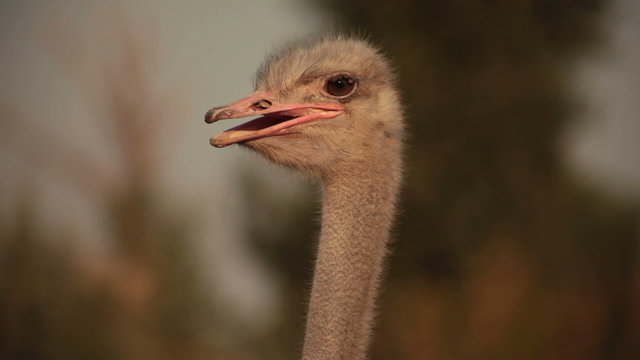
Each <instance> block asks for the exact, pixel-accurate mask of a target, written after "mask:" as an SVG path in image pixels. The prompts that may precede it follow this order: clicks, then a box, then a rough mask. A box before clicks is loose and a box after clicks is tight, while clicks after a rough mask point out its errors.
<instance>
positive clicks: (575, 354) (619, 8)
mask: <svg viewBox="0 0 640 360" xmlns="http://www.w3.org/2000/svg"><path fill="white" fill-rule="evenodd" d="M327 29H344V30H348V31H356V32H361V33H366V34H368V35H369V36H370V37H371V38H372V39H373V40H374V41H375V42H376V43H377V44H379V45H380V46H381V47H382V48H383V49H384V51H385V53H387V54H388V55H389V57H391V58H392V59H393V61H394V63H395V65H396V67H397V69H398V72H399V75H400V80H401V81H400V84H401V87H402V92H403V95H404V99H405V102H406V107H407V114H408V121H409V133H410V136H409V138H408V144H407V157H406V158H407V173H406V181H405V187H404V191H403V195H402V205H401V211H400V214H399V218H398V222H397V225H396V229H395V231H394V243H393V245H392V248H393V256H392V258H391V259H390V261H389V264H388V278H387V280H386V282H385V286H384V288H383V289H384V291H383V294H382V297H381V299H380V315H379V319H378V325H377V327H376V335H375V340H374V345H373V348H372V351H371V358H372V359H492V360H495V359H581V360H583V359H638V358H640V341H639V339H640V247H639V245H640V243H639V241H640V237H639V232H640V212H639V210H640V160H639V158H640V141H638V137H639V136H640V120H639V119H638V114H640V95H639V94H640V67H638V64H640V46H638V45H640V3H638V2H637V1H635V0H581V1H573V0H555V1H551V0H510V1H480V0H452V1H435V0H428V1H411V0H402V1H393V2H390V1H377V0H375V1H365V0H354V1H338V0H308V1H293V0H272V1H248V0H239V1H204V0H201V1H200V0H198V1H184V2H174V1H168V0H161V1H151V0H131V1H118V2H104V1H98V0H88V1H87V0H85V1H80V0H57V1H46V0H39V1H19V0H5V1H3V2H2V3H0V84H2V86H0V214H1V217H0V358H2V359H105V360H107V359H242V360H245V359H246V360H251V359H273V360H276V359H294V358H296V357H297V356H298V354H299V351H300V346H301V340H302V328H303V319H304V303H305V299H306V294H307V292H308V285H309V284H310V276H311V270H312V266H313V261H312V257H313V253H312V249H313V244H314V241H315V237H316V234H317V231H318V222H317V213H318V206H317V192H316V191H315V187H314V184H312V183H309V182H308V181H305V180H303V179H300V178H298V177H296V176H295V175H293V174H292V173H290V172H288V171H285V170H282V169H277V168H275V167H273V166H270V165H269V164H266V163H265V162H264V161H262V159H259V158H258V157H257V156H256V155H254V154H251V153H249V152H248V151H243V150H241V149H239V148H238V147H231V148H226V149H222V150H219V149H214V148H212V147H210V146H209V144H208V139H209V137H210V136H212V135H213V134H215V133H217V132H219V131H222V130H223V129H225V128H227V127H229V126H230V125H229V123H226V124H225V123H223V124H220V125H218V124H215V125H210V126H205V124H204V122H203V120H202V119H203V114H204V113H205V111H206V110H207V109H209V108H210V107H212V106H215V105H219V104H223V103H227V102H229V101H231V100H234V99H236V98H238V97H240V96H242V95H244V94H246V93H248V92H249V91H251V80H252V75H253V72H254V71H255V69H256V68H257V66H258V65H259V64H260V62H261V61H262V59H263V57H264V56H265V54H267V53H268V52H269V51H271V50H272V49H273V48H275V47H277V46H278V45H281V44H283V43H286V42H287V41H290V40H293V39H298V38H300V37H304V36H312V35H314V34H321V33H323V32H325V31H327Z"/></svg>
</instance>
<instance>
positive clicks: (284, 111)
mask: <svg viewBox="0 0 640 360" xmlns="http://www.w3.org/2000/svg"><path fill="white" fill-rule="evenodd" d="M343 112H344V108H343V107H342V105H340V104H336V103H291V104H281V103H279V102H278V101H277V100H275V99H274V97H273V96H271V94H270V93H269V92H255V93H253V94H250V95H249V96H247V97H244V98H242V99H240V100H238V101H236V102H233V103H231V104H228V105H225V106H219V107H214V108H212V109H211V110H209V111H207V113H206V114H205V117H204V121H205V122H206V123H208V124H211V123H213V122H216V121H218V120H223V119H235V118H242V117H247V116H257V115H262V116H261V117H259V118H257V119H255V120H251V121H249V122H246V123H244V124H242V125H239V126H236V127H234V128H231V129H229V130H227V131H225V132H223V133H220V134H218V135H216V136H214V137H212V138H211V141H210V142H211V145H213V146H215V147H225V146H228V145H231V144H235V143H240V142H245V141H250V140H255V139H260V138H264V137H269V136H279V135H290V134H296V133H299V132H296V131H294V130H293V129H291V128H292V127H293V126H296V125H300V124H305V123H308V122H312V121H317V120H321V119H330V118H334V117H336V116H338V115H340V114H342V113H343Z"/></svg>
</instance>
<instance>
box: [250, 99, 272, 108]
mask: <svg viewBox="0 0 640 360" xmlns="http://www.w3.org/2000/svg"><path fill="white" fill-rule="evenodd" d="M271 105H273V104H272V103H271V101H269V100H264V99H263V100H260V101H258V102H256V103H254V104H253V107H256V108H258V109H263V110H265V109H268V108H270V107H271Z"/></svg>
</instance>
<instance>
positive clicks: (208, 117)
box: [204, 108, 215, 124]
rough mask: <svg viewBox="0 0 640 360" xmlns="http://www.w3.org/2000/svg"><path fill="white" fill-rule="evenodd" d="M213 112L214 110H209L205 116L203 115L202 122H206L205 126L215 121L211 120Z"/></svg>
mask: <svg viewBox="0 0 640 360" xmlns="http://www.w3.org/2000/svg"><path fill="white" fill-rule="evenodd" d="M214 110H215V108H213V109H210V110H209V111H207V113H206V114H204V122H206V123H207V124H211V123H212V122H214V121H215V119H214V118H213V111H214Z"/></svg>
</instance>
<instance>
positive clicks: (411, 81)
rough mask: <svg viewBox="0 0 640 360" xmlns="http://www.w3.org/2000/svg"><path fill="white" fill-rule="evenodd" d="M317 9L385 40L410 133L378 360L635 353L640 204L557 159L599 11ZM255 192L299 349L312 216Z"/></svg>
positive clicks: (256, 238)
mask: <svg viewBox="0 0 640 360" xmlns="http://www.w3.org/2000/svg"><path fill="white" fill-rule="evenodd" d="M316 3H320V4H321V5H322V6H323V7H324V8H325V9H326V10H328V11H329V12H330V13H332V14H338V18H339V21H342V22H343V23H344V24H345V26H344V27H345V28H349V29H363V30H364V31H365V32H366V33H368V34H371V35H372V37H373V38H374V39H379V40H380V42H381V43H382V44H384V50H385V52H387V53H388V54H389V56H390V57H391V58H392V59H394V60H395V62H396V64H397V68H398V72H399V75H400V80H401V81H400V86H401V88H402V91H403V93H404V95H405V99H406V104H407V117H408V119H409V123H410V126H409V139H408V146H407V173H406V186H405V191H404V196H403V204H402V206H401V214H400V216H399V219H398V224H397V229H396V238H397V242H396V243H395V244H394V245H393V253H394V255H393V256H392V259H391V264H390V270H389V273H390V274H389V275H390V279H389V280H388V282H387V286H386V289H385V295H384V296H383V299H382V300H381V309H380V319H379V320H380V323H379V326H378V329H377V331H376V332H377V337H376V339H375V345H374V349H373V353H372V358H373V359H493V360H495V359H520V358H529V359H629V358H635V357H637V356H640V345H638V342H637V338H638V337H639V336H640V333H639V331H640V318H639V314H638V309H637V304H638V303H640V266H639V259H638V253H639V247H638V245H639V242H638V240H639V237H638V211H637V210H638V206H637V204H635V205H634V206H628V205H622V204H618V203H616V202H615V201H613V200H611V199H608V198H606V197H605V196H603V195H600V194H598V193H597V192H596V191H594V190H593V189H590V188H588V187H587V186H585V185H584V183H583V182H581V181H580V179H579V178H577V177H576V175H574V174H572V173H571V172H570V171H568V169H567V167H566V166H565V164H564V159H563V157H562V155H563V154H562V145H563V144H562V136H563V132H564V131H565V130H566V129H567V125H568V124H570V123H571V122H573V121H575V119H576V114H577V111H576V110H578V109H579V106H578V104H579V102H578V100H579V99H576V98H575V96H574V94H573V93H572V91H571V87H570V80H571V79H570V76H569V75H568V74H572V72H571V67H572V66H573V64H574V62H575V60H576V59H577V58H579V57H580V56H583V55H584V54H585V51H586V50H588V49H590V48H592V47H593V46H596V45H597V44H598V40H599V39H598V37H599V24H600V17H601V15H602V13H603V12H604V11H605V10H606V5H607V4H606V2H605V1H604V0H588V1H573V0H561V1H548V0H514V1H478V0H454V1H435V0H433V1H411V0H407V1H396V2H387V1H378V0H374V1H364V0H354V1H337V0H335V1H334V0H318V1H316ZM247 191H249V192H251V193H252V195H251V200H250V201H251V207H250V211H251V213H252V214H251V215H250V216H248V218H249V219H261V218H263V217H265V216H268V217H270V219H272V221H269V222H268V225H265V224H264V223H261V222H255V223H254V224H253V225H251V227H250V238H251V241H252V243H253V244H254V245H255V248H256V249H257V250H258V251H259V252H260V253H261V254H263V255H264V257H265V258H266V259H268V261H269V263H270V264H271V265H272V266H273V268H274V269H276V270H277V273H278V274H280V276H281V277H282V278H283V282H284V283H285V284H287V285H286V286H285V289H286V291H287V294H288V298H287V299H286V300H285V304H286V305H283V306H284V310H283V311H284V312H285V313H286V314H287V315H286V317H285V318H284V319H283V320H282V323H281V325H280V327H279V328H278V333H280V334H282V333H284V334H287V339H288V340H283V343H282V346H289V349H290V350H288V352H289V354H294V353H295V349H298V348H299V346H300V344H299V343H297V342H295V341H291V340H290V339H291V335H290V334H296V335H295V338H294V339H300V338H301V337H300V336H301V335H300V334H301V329H302V319H303V311H304V309H303V308H302V307H301V306H299V305H295V306H293V305H292V304H303V303H304V299H305V297H306V290H304V291H303V289H308V286H307V285H308V284H309V279H310V276H311V273H310V271H311V265H310V263H309V262H308V259H309V256H310V251H311V249H312V248H313V247H312V246H311V241H312V240H313V239H314V236H315V232H314V231H313V229H314V223H313V220H312V219H313V217H314V215H315V214H313V211H312V210H311V209H312V208H311V207H309V206H308V205H304V204H300V203H294V204H287V205H286V206H282V205H279V207H278V211H272V210H273V208H272V207H273V206H276V205H272V203H275V202H277V201H276V200H273V199H268V197H267V198H261V197H260V196H258V195H256V194H258V193H260V190H259V187H258V190H256V188H255V186H254V185H248V187H247ZM308 200H309V199H308V197H305V198H304V199H302V200H301V202H302V201H305V202H306V201H308ZM274 224H275V225H274ZM274 227H275V229H274ZM303 234H305V235H303ZM283 328H285V329H288V330H286V331H284V330H282V329H283Z"/></svg>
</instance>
